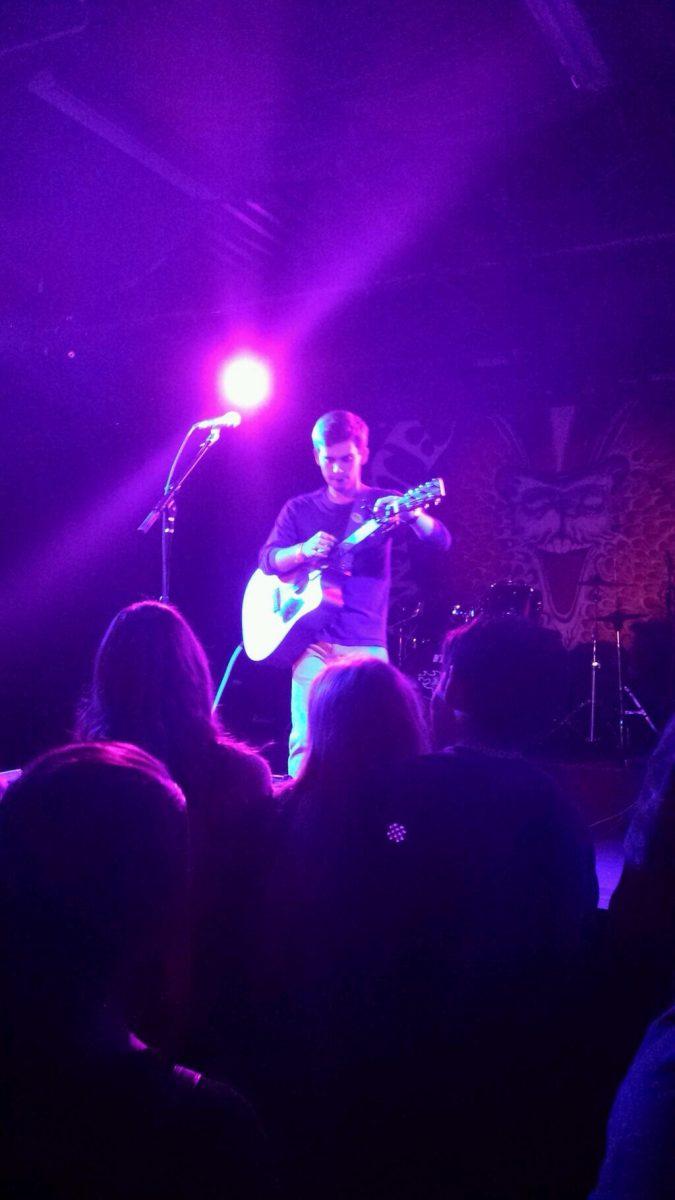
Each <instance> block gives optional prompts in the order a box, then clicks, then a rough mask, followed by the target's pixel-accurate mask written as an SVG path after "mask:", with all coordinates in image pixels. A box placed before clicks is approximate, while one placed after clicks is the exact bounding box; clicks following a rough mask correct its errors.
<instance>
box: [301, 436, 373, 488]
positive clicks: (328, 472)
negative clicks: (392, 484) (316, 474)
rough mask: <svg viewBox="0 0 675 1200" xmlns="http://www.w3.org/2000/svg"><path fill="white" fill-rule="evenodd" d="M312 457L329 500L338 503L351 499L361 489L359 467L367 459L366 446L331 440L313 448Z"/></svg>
mask: <svg viewBox="0 0 675 1200" xmlns="http://www.w3.org/2000/svg"><path fill="white" fill-rule="evenodd" d="M314 458H315V461H316V463H317V465H318V466H319V468H320V470H321V474H322V475H323V478H324V480H325V482H326V483H327V484H328V494H329V496H330V498H331V500H334V501H336V502H337V503H338V504H346V503H347V502H348V501H350V500H353V499H354V497H355V495H356V493H357V492H358V491H360V489H361V468H362V467H363V466H364V464H365V463H366V462H367V461H368V447H366V448H365V450H360V449H359V447H358V446H357V445H356V442H352V441H349V442H333V443H332V445H330V446H320V447H319V449H318V450H316V449H315V451H314Z"/></svg>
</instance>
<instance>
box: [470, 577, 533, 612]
mask: <svg viewBox="0 0 675 1200" xmlns="http://www.w3.org/2000/svg"><path fill="white" fill-rule="evenodd" d="M542 612H543V602H542V597H541V592H540V591H538V589H537V588H533V587H530V585H529V584H528V583H521V582H519V581H517V580H514V579H502V580H498V581H497V582H496V583H492V584H490V587H489V588H488V590H487V592H486V594H485V596H484V597H483V602H482V604H481V606H480V613H481V616H484V617H526V618H529V619H530V620H534V621H537V620H539V618H540V617H541V615H542Z"/></svg>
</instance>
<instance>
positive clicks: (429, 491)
mask: <svg viewBox="0 0 675 1200" xmlns="http://www.w3.org/2000/svg"><path fill="white" fill-rule="evenodd" d="M444 495H445V484H444V482H443V480H442V479H440V478H439V477H437V478H436V479H430V480H429V481H428V482H427V483H420V485H419V486H418V487H414V488H409V489H408V491H407V492H405V493H404V495H403V496H401V498H400V500H399V502H398V503H399V508H405V509H407V510H408V511H410V510H411V509H413V508H431V507H432V505H436V504H440V502H441V500H442V499H443V497H444Z"/></svg>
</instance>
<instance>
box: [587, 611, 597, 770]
mask: <svg viewBox="0 0 675 1200" xmlns="http://www.w3.org/2000/svg"><path fill="white" fill-rule="evenodd" d="M590 598H591V603H592V604H593V635H592V641H591V698H590V701H589V706H588V738H587V739H586V740H587V741H588V743H589V745H591V746H594V745H595V743H596V742H597V740H598V739H597V721H596V714H597V705H598V671H599V670H600V660H599V659H598V604H599V603H600V592H599V591H598V589H597V588H594V589H593V591H592V592H591V597H590Z"/></svg>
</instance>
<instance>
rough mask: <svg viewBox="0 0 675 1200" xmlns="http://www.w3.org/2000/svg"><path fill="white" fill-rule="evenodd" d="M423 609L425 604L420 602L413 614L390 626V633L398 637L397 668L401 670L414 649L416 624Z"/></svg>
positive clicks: (405, 615)
mask: <svg viewBox="0 0 675 1200" xmlns="http://www.w3.org/2000/svg"><path fill="white" fill-rule="evenodd" d="M423 608H424V602H423V601H422V600H418V602H417V604H416V605H415V607H414V608H413V610H412V612H409V613H405V614H404V616H402V617H401V618H399V620H398V621H394V622H393V624H391V625H390V626H389V632H390V633H395V635H396V666H397V667H398V668H399V670H400V668H401V666H402V665H403V662H404V660H405V657H406V655H407V654H408V653H409V652H410V650H411V648H413V649H414V646H415V641H416V638H417V625H416V622H417V620H418V618H419V617H420V615H421V613H422V610H423ZM411 626H412V628H411Z"/></svg>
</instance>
